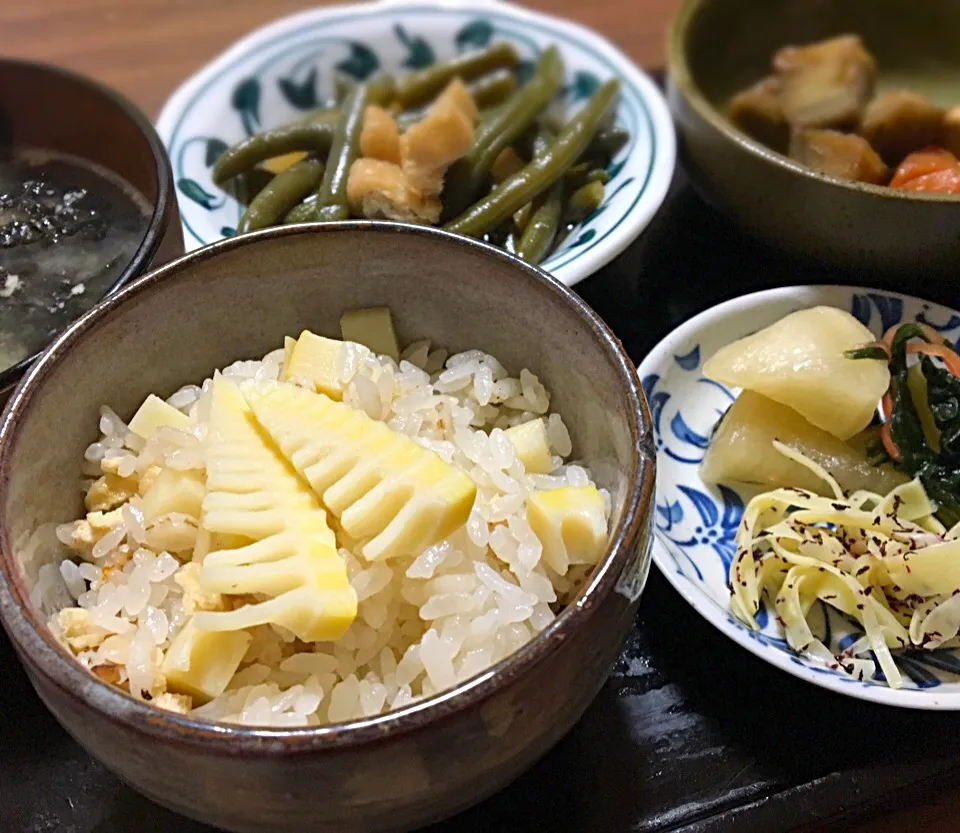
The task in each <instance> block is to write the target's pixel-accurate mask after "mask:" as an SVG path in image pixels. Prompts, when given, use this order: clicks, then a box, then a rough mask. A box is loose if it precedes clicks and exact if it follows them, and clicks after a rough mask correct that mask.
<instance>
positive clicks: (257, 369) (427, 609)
mask: <svg viewBox="0 0 960 833" xmlns="http://www.w3.org/2000/svg"><path fill="white" fill-rule="evenodd" d="M282 359H283V351H282V350H277V351H274V352H273V353H270V354H269V355H267V356H266V357H265V358H264V359H263V360H262V361H238V362H235V363H234V364H232V365H230V366H229V367H227V368H226V369H224V370H223V374H224V376H226V377H228V378H232V379H234V380H241V379H248V378H253V379H258V380H261V379H262V380H268V379H269V380H272V379H276V378H277V377H278V375H279V369H280V364H281V362H282ZM343 365H344V366H343V367H342V368H341V376H342V379H343V380H344V382H349V384H348V386H347V388H346V393H345V396H344V401H345V402H347V403H348V404H350V405H351V406H353V407H356V408H360V409H362V410H364V411H365V412H366V413H367V414H369V415H370V416H371V417H373V418H375V419H380V420H383V421H385V422H386V423H388V424H389V425H390V426H391V427H392V428H394V429H395V430H397V431H400V432H403V433H405V434H408V435H410V436H411V437H413V438H415V439H416V441H417V442H419V443H420V444H421V445H423V446H425V447H427V448H430V449H433V450H434V451H435V452H437V453H438V454H439V455H440V456H441V457H443V459H445V460H447V461H448V462H451V463H453V464H454V465H456V466H458V467H459V468H461V469H462V470H463V471H465V472H466V473H467V474H469V476H470V477H471V478H472V479H473V480H474V481H475V482H476V484H477V500H476V504H475V506H474V509H473V512H472V514H471V516H470V518H469V521H468V523H467V524H466V526H465V527H464V528H462V529H460V530H458V531H457V532H456V533H454V534H453V535H451V536H450V537H449V538H448V539H446V540H444V541H441V542H440V543H438V544H436V545H435V546H432V547H430V548H429V549H427V550H426V551H424V552H422V553H420V554H419V555H417V556H416V557H410V558H404V559H393V560H389V561H386V562H375V563H369V562H366V561H365V560H364V559H363V558H362V556H358V555H357V554H355V553H353V552H350V551H349V550H347V549H343V548H341V549H340V554H341V555H342V557H343V559H344V560H345V561H346V564H347V570H348V574H349V577H350V582H351V584H352V586H353V588H354V589H355V591H356V593H357V597H358V599H359V606H358V613H357V617H356V620H355V621H354V622H353V624H352V625H351V626H350V627H349V629H348V630H347V631H346V633H345V635H344V636H343V637H342V638H341V639H340V640H338V641H337V642H335V643H330V642H325V643H313V644H307V643H303V642H301V641H300V640H298V639H297V638H295V637H294V636H293V634H291V633H289V632H288V631H285V630H284V629H282V628H279V627H274V626H261V627H257V628H254V629H251V633H252V634H253V637H254V638H253V641H252V643H251V645H250V648H249V650H248V651H247V654H246V656H245V658H244V660H243V663H242V665H241V666H240V669H239V670H238V671H237V673H236V675H235V676H234V678H233V680H232V681H231V683H230V685H229V687H228V689H227V691H226V692H225V693H224V694H223V695H222V696H220V697H217V698H216V699H214V700H213V701H211V702H209V703H207V704H205V705H202V706H200V707H199V708H193V703H192V702H191V701H190V698H189V697H185V696H183V695H178V694H172V693H169V692H167V688H166V680H165V679H164V676H163V674H162V673H161V671H160V665H161V662H162V660H163V656H164V651H165V649H166V648H167V647H168V646H169V644H170V642H171V640H172V639H173V637H174V636H175V635H176V634H177V632H178V630H179V629H180V628H181V627H182V625H183V623H184V621H185V619H186V618H187V616H189V615H190V613H192V612H193V611H194V610H196V609H202V608H203V607H204V606H205V605H207V604H208V603H209V602H210V599H209V598H208V597H205V596H204V594H203V593H202V591H200V589H199V586H198V584H197V578H196V572H197V569H198V567H199V565H198V564H196V563H195V562H192V561H191V554H192V548H193V546H194V543H195V540H196V535H197V528H198V519H196V518H192V517H188V516H185V515H179V516H178V515H166V516H162V517H158V518H144V517H143V514H142V512H141V511H140V510H139V509H138V508H137V505H136V504H137V501H135V500H134V501H133V502H125V501H127V500H128V499H129V498H130V497H131V496H132V495H133V494H135V493H136V490H137V487H138V486H139V485H142V481H143V480H144V479H146V478H152V477H155V476H156V474H157V472H158V471H159V470H160V468H162V467H164V466H169V467H172V468H176V469H202V468H203V467H204V453H203V439H204V434H205V431H206V421H207V417H208V414H209V399H210V390H211V384H212V382H211V380H210V379H207V380H206V381H205V382H203V384H202V385H199V386H198V385H188V386H186V387H184V388H182V389H181V390H179V391H177V392H176V393H175V394H173V396H171V397H170V398H169V399H168V400H167V401H168V402H169V403H170V404H171V405H173V406H174V407H176V408H178V409H179V410H181V411H182V412H184V413H185V414H187V415H189V417H190V419H191V421H192V425H191V427H190V428H189V429H185V430H175V429H171V428H163V429H161V430H160V431H159V432H158V433H157V435H156V436H155V437H154V438H153V439H151V440H150V441H148V442H146V443H145V442H144V441H143V440H141V439H140V438H138V437H137V436H136V435H133V434H132V433H131V432H130V431H129V430H128V428H127V426H126V425H125V424H124V422H123V420H121V419H120V418H119V417H118V416H117V414H115V413H114V412H113V411H112V410H110V408H108V407H104V408H102V410H101V414H102V416H101V418H100V433H101V437H100V439H99V440H98V441H97V442H95V443H93V444H92V445H90V446H89V448H87V450H86V453H85V455H84V458H85V459H84V464H83V466H84V468H83V470H84V474H85V475H87V476H88V477H89V478H90V479H89V480H86V481H85V482H84V490H85V491H88V490H97V489H100V490H101V492H102V491H103V481H102V480H101V479H100V478H101V476H102V475H103V474H104V473H105V472H109V473H113V474H116V475H118V476H119V477H121V478H123V479H124V484H125V486H126V493H124V492H123V490H121V492H120V493H117V494H104V495H102V506H103V509H104V511H101V512H91V513H89V514H88V515H87V516H86V517H84V518H81V519H80V520H77V521H74V522H71V523H66V524H63V525H62V526H60V527H59V528H58V529H57V537H58V538H59V540H60V541H61V542H62V543H63V544H65V545H67V546H68V548H69V549H70V551H71V552H72V553H74V554H75V555H74V558H76V557H77V556H79V559H77V560H64V561H62V563H61V564H60V565H59V574H58V573H57V571H56V568H54V567H49V568H46V569H44V570H42V571H41V573H42V575H41V579H42V581H46V582H48V583H49V586H48V587H47V588H46V593H45V595H46V597H47V598H51V597H52V598H56V597H57V594H58V593H59V594H61V598H65V597H64V596H63V591H64V587H65V589H66V593H68V594H69V596H70V598H71V599H72V600H75V604H74V606H68V607H65V608H64V609H62V610H59V611H58V612H56V613H54V614H53V615H52V616H51V618H50V625H51V627H52V628H53V629H54V631H55V633H57V634H58V636H59V637H60V638H61V639H62V640H63V641H64V642H65V643H66V644H67V645H68V646H69V647H70V649H71V650H72V651H73V652H74V654H75V655H76V657H77V659H78V660H79V661H80V662H81V663H82V664H83V665H84V666H85V667H87V668H88V669H90V670H91V671H92V672H93V673H94V674H97V675H98V676H100V677H101V678H102V679H105V680H107V681H109V682H111V683H114V684H115V685H117V686H119V687H121V688H122V689H124V690H127V691H129V692H130V693H131V694H132V695H133V696H134V697H138V698H142V699H144V700H150V701H152V702H153V703H154V704H156V705H158V706H161V707H164V708H167V709H171V710H175V711H180V712H183V713H190V714H192V715H195V716H197V717H203V718H207V719H212V720H220V721H227V722H232V723H241V724H246V725H256V726H316V725H319V724H323V723H328V722H339V721H344V720H349V719H351V718H358V717H362V716H370V715H376V714H379V713H382V712H385V711H389V710H391V709H395V708H398V707H400V706H403V705H405V704H409V703H412V702H414V701H416V700H418V699H420V698H422V697H426V696H429V695H431V694H434V693H436V692H438V691H441V690H443V689H447V688H450V687H451V686H454V685H456V684H457V683H459V682H461V681H463V680H466V679H468V678H469V677H472V676H473V675H475V674H477V673H478V672H480V671H482V670H483V669H485V668H487V667H489V666H490V665H492V664H494V663H496V662H498V661H500V660H501V659H503V658H504V657H506V656H507V655H508V654H511V653H512V652H514V651H516V650H517V649H518V648H520V647H521V646H522V645H523V644H524V643H526V642H528V641H529V640H530V639H532V638H533V637H534V635H536V634H537V633H538V632H539V631H541V630H543V629H544V628H545V627H546V626H547V625H548V624H549V623H550V622H551V621H552V620H553V619H554V617H555V616H556V613H557V611H558V610H559V608H560V607H561V606H562V605H563V603H564V601H565V600H567V599H568V598H569V597H570V596H571V594H573V593H575V592H576V590H577V588H578V587H579V586H580V584H581V583H582V582H583V580H584V578H585V577H586V573H587V572H588V569H589V568H586V567H573V568H571V569H570V571H569V572H568V573H567V574H566V575H565V576H560V575H558V574H557V573H556V572H554V571H553V570H551V569H550V567H549V566H548V565H547V564H545V563H544V562H543V560H541V546H540V542H539V540H538V539H537V537H536V536H535V535H534V534H533V532H532V531H531V529H530V527H529V525H528V524H527V522H526V520H525V513H524V510H525V505H526V501H527V498H528V496H529V495H530V494H531V493H532V492H533V491H536V490H545V489H553V488H557V487H561V486H566V485H574V486H578V485H587V484H590V483H591V482H592V481H591V475H590V472H589V471H587V470H586V469H585V468H583V467H581V466H578V465H574V464H569V463H567V462H565V458H566V457H568V456H569V455H570V454H571V451H572V448H571V443H570V436H569V434H568V433H567V429H566V427H565V426H564V424H563V420H562V419H561V418H560V416H559V414H549V417H548V420H547V428H548V435H549V439H550V443H551V446H552V452H553V455H554V457H553V462H554V471H553V472H552V473H551V474H549V475H537V474H527V473H526V472H525V471H524V468H523V465H522V463H521V462H520V461H519V460H518V459H517V456H516V453H515V449H514V447H513V444H512V443H511V442H510V440H509V439H508V438H507V436H506V435H505V434H504V431H503V429H505V428H509V427H511V426H513V425H517V424H520V423H523V422H526V421H528V420H530V419H534V418H536V417H539V416H542V415H545V414H548V412H549V406H550V395H549V393H548V392H547V390H546V389H545V388H544V386H543V385H542V384H541V383H540V381H539V380H538V379H537V377H536V376H535V375H534V374H533V373H531V372H530V371H528V370H522V371H521V372H520V375H519V377H514V376H511V375H510V374H509V373H508V372H507V370H506V369H505V368H504V367H503V366H502V365H501V364H500V362H498V361H497V360H496V359H495V358H493V357H492V356H489V355H486V354H484V353H482V352H480V351H477V350H472V351H469V352H466V353H460V354H458V355H454V356H451V357H450V358H449V359H447V357H446V353H445V351H443V350H438V349H434V350H431V349H430V344H429V342H426V341H421V342H417V343H415V344H411V345H410V346H409V347H408V348H407V349H406V350H405V351H404V353H403V356H402V358H401V361H400V363H399V365H397V364H396V363H395V362H393V361H391V360H390V359H389V358H386V357H379V358H372V357H368V358H366V359H365V360H363V359H359V358H358V357H357V356H353V355H352V354H348V355H347V357H346V360H345V361H344V362H343ZM601 491H602V490H601ZM602 493H603V495H604V499H605V502H606V505H607V514H608V516H609V497H608V495H607V494H606V492H602ZM94 496H95V497H99V496H100V494H99V493H98V492H95V493H94ZM110 507H112V508H110ZM54 584H56V585H58V586H56V587H55V586H54ZM51 590H52V595H51V592H50V591H51Z"/></svg>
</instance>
